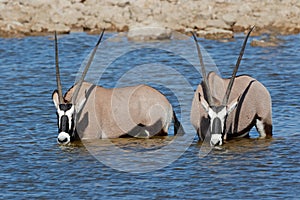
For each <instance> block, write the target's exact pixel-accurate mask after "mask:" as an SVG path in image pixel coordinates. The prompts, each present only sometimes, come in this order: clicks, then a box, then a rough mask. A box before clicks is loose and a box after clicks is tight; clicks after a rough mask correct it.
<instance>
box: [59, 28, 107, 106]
mask: <svg viewBox="0 0 300 200" xmlns="http://www.w3.org/2000/svg"><path fill="white" fill-rule="evenodd" d="M104 31H105V29H103V31H102V33H101V35H100V37H99V40H98V42H97V44H96V45H95V47H94V49H93V51H92V53H91V55H90V57H89V59H88V62H87V64H86V66H85V68H84V71H83V72H82V75H81V77H80V79H79V81H78V83H77V87H76V90H75V92H74V93H73V96H72V103H73V104H74V103H75V100H76V98H77V96H78V93H79V90H80V88H81V85H82V83H83V81H84V78H85V76H86V74H87V71H88V70H89V67H90V66H91V64H92V61H93V59H94V56H95V54H96V51H97V49H98V46H99V44H100V42H101V40H102V37H103V34H104ZM54 38H55V65H56V84H57V91H58V96H59V104H62V103H64V99H63V94H62V86H61V80H60V73H59V64H58V63H59V62H58V45H57V34H56V31H55V33H54Z"/></svg>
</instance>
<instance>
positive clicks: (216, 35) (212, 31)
mask: <svg viewBox="0 0 300 200" xmlns="http://www.w3.org/2000/svg"><path fill="white" fill-rule="evenodd" d="M204 37H205V38H206V39H213V40H216V39H230V38H233V32H232V31H229V30H225V29H219V28H208V29H206V30H205V36H204Z"/></svg>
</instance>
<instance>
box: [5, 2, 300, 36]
mask: <svg viewBox="0 0 300 200" xmlns="http://www.w3.org/2000/svg"><path fill="white" fill-rule="evenodd" d="M254 24H255V25H256V29H255V33H256V34H257V35H258V34H261V33H271V34H295V33H299V32H300V1H299V0H264V1H258V0H214V1H208V0H13V1H12V0H0V36H2V37H19V36H27V35H41V34H49V33H50V32H53V31H54V30H56V31H58V32H60V33H69V32H72V31H87V32H91V33H98V32H100V31H101V30H102V29H103V28H105V29H106V30H108V31H119V32H121V31H124V32H127V31H129V33H130V34H131V35H132V34H133V35H134V33H131V32H130V31H131V30H135V29H136V28H137V27H147V26H150V27H151V26H155V27H162V28H164V29H166V33H164V34H165V35H168V32H169V31H170V30H175V31H180V32H182V33H189V32H190V31H196V32H197V34H198V36H200V37H205V38H211V39H218V38H232V37H233V34H234V33H235V32H243V31H245V30H248V29H249V27H250V26H252V25H254ZM130 34H129V35H130Z"/></svg>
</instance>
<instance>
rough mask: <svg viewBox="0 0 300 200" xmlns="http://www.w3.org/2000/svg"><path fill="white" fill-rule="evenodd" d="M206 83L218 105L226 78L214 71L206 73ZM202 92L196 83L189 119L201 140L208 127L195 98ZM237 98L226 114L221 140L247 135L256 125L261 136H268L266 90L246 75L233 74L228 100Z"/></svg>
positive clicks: (269, 121) (269, 109) (269, 106)
mask: <svg viewBox="0 0 300 200" xmlns="http://www.w3.org/2000/svg"><path fill="white" fill-rule="evenodd" d="M207 78H208V83H209V87H210V90H211V91H213V92H212V97H213V101H214V104H216V105H220V104H221V101H222V98H223V97H224V94H225V91H226V88H227V85H228V83H229V81H230V79H222V78H220V77H219V76H218V75H216V74H215V73H214V72H212V73H210V74H209V75H208V77H207ZM199 94H200V95H201V96H205V95H204V93H203V83H202V84H201V85H199V86H198V88H197V90H196V92H195V95H194V99H193V102H192V109H191V123H192V124H193V126H194V128H195V129H196V130H197V133H198V136H199V137H200V138H201V139H202V140H203V139H204V137H205V135H206V133H207V130H208V127H209V121H208V114H207V112H206V111H205V110H204V108H203V106H202V105H201V104H200V101H199ZM235 99H239V101H238V104H237V107H236V108H235V109H234V110H233V111H232V112H231V113H230V114H229V115H228V116H227V119H226V125H225V131H224V140H226V139H230V138H232V137H244V136H248V133H249V131H250V129H251V128H252V127H253V126H256V128H257V131H258V132H259V134H260V136H261V137H270V136H272V103H271V97H270V94H269V92H268V90H267V89H266V88H265V87H264V86H263V85H262V84H261V83H260V82H259V81H257V80H255V79H254V78H252V77H250V76H246V75H243V76H238V77H236V78H235V82H234V84H233V87H232V90H231V93H230V96H229V101H228V102H233V101H234V100H235Z"/></svg>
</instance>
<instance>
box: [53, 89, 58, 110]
mask: <svg viewBox="0 0 300 200" xmlns="http://www.w3.org/2000/svg"><path fill="white" fill-rule="evenodd" d="M52 100H53V103H54V105H55V108H56V109H57V108H58V106H59V97H58V92H57V90H54V91H53V93H52Z"/></svg>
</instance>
